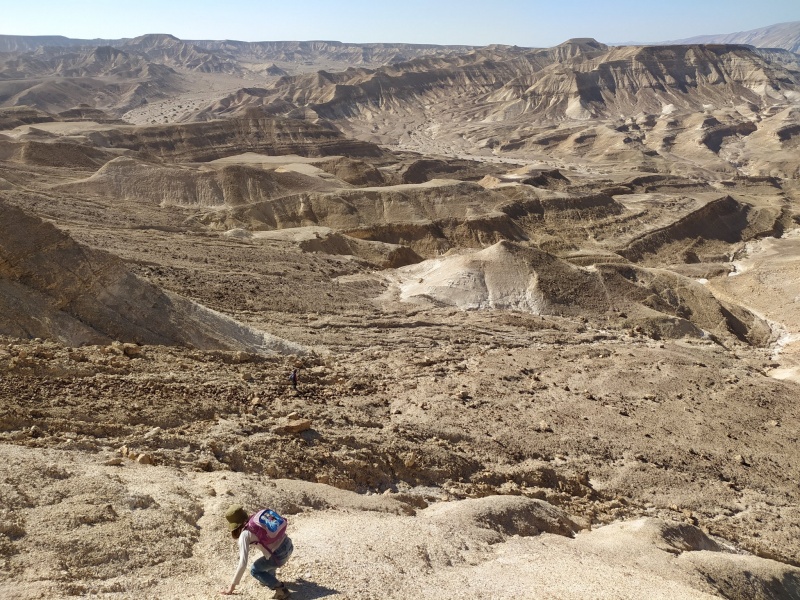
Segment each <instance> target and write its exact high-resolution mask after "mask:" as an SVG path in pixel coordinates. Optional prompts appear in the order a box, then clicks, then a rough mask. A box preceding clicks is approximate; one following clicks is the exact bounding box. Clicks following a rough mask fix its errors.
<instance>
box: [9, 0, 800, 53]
mask: <svg viewBox="0 0 800 600" xmlns="http://www.w3.org/2000/svg"><path fill="white" fill-rule="evenodd" d="M786 21H800V0H548V1H545V0H527V1H526V0H491V1H489V0H485V1H484V0H482V1H478V0H460V1H455V0H394V1H392V2H386V1H384V0H339V1H336V0H330V1H329V0H302V1H293V0H282V1H280V2H273V1H271V0H230V1H227V2H226V1H225V0H213V1H212V0H129V1H127V2H114V1H109V0H103V1H102V2H101V1H95V0H36V1H32V2H22V1H19V0H0V34H6V35H64V36H67V37H72V38H85V39H94V38H107V39H116V38H123V37H136V36H138V35H142V34H144V33H171V34H173V35H175V36H177V37H179V38H181V39H185V40H191V39H215V40H221V39H233V40H244V41H266V40H338V41H343V42H406V43H427V44H468V45H486V44H516V45H518V46H552V45H555V44H559V43H561V42H563V41H564V40H567V39H569V38H573V37H593V38H596V39H598V40H599V41H601V42H606V43H609V42H610V43H613V42H628V41H641V42H656V41H665V40H674V39H679V38H685V37H690V36H695V35H703V34H717V33H733V32H737V31H745V30H748V29H755V28H758V27H764V26H766V25H773V24H775V23H781V22H786Z"/></svg>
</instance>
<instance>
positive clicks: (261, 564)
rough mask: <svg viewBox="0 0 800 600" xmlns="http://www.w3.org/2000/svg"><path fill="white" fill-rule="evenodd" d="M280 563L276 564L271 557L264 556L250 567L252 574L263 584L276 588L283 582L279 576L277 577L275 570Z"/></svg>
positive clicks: (272, 588)
mask: <svg viewBox="0 0 800 600" xmlns="http://www.w3.org/2000/svg"><path fill="white" fill-rule="evenodd" d="M277 568H278V565H276V564H274V563H273V561H272V560H271V559H269V560H268V559H267V557H265V556H262V557H261V558H259V559H257V560H256V561H255V562H254V563H253V566H252V567H251V568H250V574H251V575H252V576H253V577H255V578H256V579H257V580H258V581H259V582H261V584H262V585H265V586H267V587H268V588H269V589H271V590H274V589H276V588H278V587H279V586H280V584H281V582H280V581H278V578H277V577H275V570H276V569H277Z"/></svg>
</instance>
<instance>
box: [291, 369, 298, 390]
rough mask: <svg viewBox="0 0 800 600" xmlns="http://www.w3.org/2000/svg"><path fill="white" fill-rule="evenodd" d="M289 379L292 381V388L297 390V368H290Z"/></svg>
mask: <svg viewBox="0 0 800 600" xmlns="http://www.w3.org/2000/svg"><path fill="white" fill-rule="evenodd" d="M289 381H291V382H292V389H294V391H295V392H296V391H297V369H292V372H291V373H290V374H289Z"/></svg>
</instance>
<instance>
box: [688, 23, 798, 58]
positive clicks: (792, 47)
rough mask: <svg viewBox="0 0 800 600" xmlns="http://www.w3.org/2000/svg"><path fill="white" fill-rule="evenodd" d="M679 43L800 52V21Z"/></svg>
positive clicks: (701, 37) (697, 37)
mask: <svg viewBox="0 0 800 600" xmlns="http://www.w3.org/2000/svg"><path fill="white" fill-rule="evenodd" d="M675 43H678V44H750V45H752V46H757V47H759V48H783V49H784V50H788V51H789V52H800V21H793V22H791V23H778V24H777V25H770V26H769V27H760V28H759V29H751V30H749V31H740V32H738V33H729V34H721V35H700V36H696V37H693V38H688V39H685V40H680V41H678V42H675Z"/></svg>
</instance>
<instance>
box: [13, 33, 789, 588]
mask: <svg viewBox="0 0 800 600" xmlns="http://www.w3.org/2000/svg"><path fill="white" fill-rule="evenodd" d="M181 44H182V43H181V42H180V40H176V39H175V38H172V37H171V36H145V37H144V38H141V39H137V40H133V41H130V42H129V43H126V45H125V47H126V48H127V49H124V48H123V49H120V50H114V49H113V48H111V49H110V50H102V49H97V51H96V52H95V54H94V55H93V56H94V58H93V59H92V60H89V61H88V62H87V61H86V60H85V59H83V58H80V59H79V57H78V55H77V54H74V53H75V52H77V50H75V49H74V48H69V47H62V48H60V49H53V50H50V51H48V52H45V53H42V60H44V59H45V58H47V57H48V56H51V55H52V56H61V57H62V58H63V60H64V62H63V64H64V65H67V64H69V65H70V68H76V69H78V70H77V71H76V73H75V76H74V77H73V78H70V81H72V80H73V79H75V80H76V78H77V79H79V78H81V77H92V78H96V79H97V81H100V82H101V83H102V82H103V81H106V82H107V81H109V80H112V81H113V78H114V77H117V75H116V74H114V73H111V72H108V73H106V72H102V73H101V72H100V71H97V70H96V69H97V68H98V67H97V64H98V62H101V63H104V64H106V66H105V67H103V68H106V67H109V66H110V65H112V64H117V66H120V67H121V66H122V64H123V63H125V64H128V63H126V62H125V61H130V60H132V59H131V57H137V56H138V57H141V56H146V57H148V60H152V61H156V59H157V60H158V61H161V63H163V64H166V63H168V62H169V60H176V58H175V57H177V56H183V57H184V58H185V59H186V60H187V61H194V60H195V59H197V60H199V59H198V57H203V56H205V57H206V58H209V57H208V56H206V55H205V54H203V52H208V53H218V52H231V53H232V52H234V51H235V50H237V48H236V47H234V46H235V44H233V43H230V44H228V43H223V42H219V43H215V44H211V43H209V44H207V45H204V46H203V45H200V44H199V43H197V44H194V46H193V47H189V46H188V45H186V44H184V45H183V46H182V45H181ZM111 46H113V44H109V47H111ZM201 50H202V52H200V51H201ZM239 50H242V49H239ZM416 50H419V52H421V53H422V54H423V55H427V54H428V53H429V51H430V53H433V50H432V49H426V48H418V49H416ZM457 50H459V49H450V50H448V51H447V52H443V53H438V54H436V56H423V57H421V58H420V57H419V55H418V54H415V55H414V56H402V57H398V59H399V58H402V59H403V60H402V61H399V60H397V61H393V64H391V65H390V66H385V67H380V68H373V67H374V66H375V65H370V68H367V67H362V66H361V65H362V63H359V62H358V61H357V60H355V59H354V58H353V55H352V53H353V52H354V51H355V50H353V48H350V47H348V48H341V47H337V46H336V45H333V44H327V43H320V45H315V44H311V45H302V44H300V45H297V46H296V47H295V46H291V47H289V46H286V45H283V46H281V45H279V44H276V45H273V46H271V45H269V44H264V45H261V46H256V45H253V46H251V47H247V48H245V49H244V50H242V51H246V52H248V53H250V54H249V56H250V57H251V59H252V60H253V61H255V60H256V59H258V60H262V59H265V60H266V59H267V58H269V60H277V59H275V58H273V55H272V54H270V53H273V52H283V53H284V54H283V55H281V56H283V59H282V60H286V61H290V60H292V58H291V57H290V54H291V53H298V55H302V56H304V57H305V56H310V54H307V53H318V54H319V53H335V52H339V53H340V54H336V55H335V56H336V57H337V58H336V60H342V61H345V60H347V61H352V63H353V64H354V65H356V67H355V68H351V69H349V70H346V71H341V72H334V71H319V72H317V73H316V74H314V75H298V76H295V77H292V76H290V75H288V74H286V73H285V72H284V73H278V71H274V73H275V75H274V78H273V80H272V82H271V83H269V84H268V85H264V87H259V88H257V89H256V88H253V87H247V86H246V87H240V89H239V91H237V92H236V93H235V94H233V95H231V96H227V95H226V94H227V91H225V92H224V93H220V91H221V89H222V88H223V87H225V86H227V85H228V83H230V82H231V81H234V80H235V79H236V78H237V77H238V78H241V77H243V76H245V75H242V73H238V72H235V70H230V69H229V70H225V69H222V72H221V73H218V74H217V75H215V74H214V73H215V71H214V68H212V67H211V66H208V68H207V70H206V71H204V70H203V69H205V68H206V67H204V66H202V65H211V64H212V63H210V62H202V61H201V62H200V63H198V67H197V70H198V72H201V73H202V74H203V75H202V76H203V77H206V76H209V77H211V76H214V77H217V76H218V77H219V78H220V79H215V80H214V81H216V82H217V83H219V87H213V86H212V87H210V88H209V89H207V90H205V91H202V90H199V89H194V91H193V92H192V94H195V96H193V98H194V100H193V104H192V106H191V107H189V106H184V105H183V103H184V102H185V98H186V97H185V96H180V97H176V98H173V99H172V100H169V102H171V103H172V104H169V105H168V106H169V107H171V108H170V111H172V110H173V108H174V112H169V116H168V117H167V118H159V119H155V118H153V117H154V114H153V113H147V112H145V111H144V109H141V110H139V109H137V110H138V112H137V111H134V113H129V114H128V115H127V117H126V118H129V119H134V117H135V119H134V120H135V121H136V122H135V123H133V122H129V121H126V120H125V119H123V118H121V117H122V116H123V115H122V110H123V109H122V108H120V107H119V106H118V107H116V108H110V107H108V106H79V105H78V104H79V103H78V102H75V103H74V104H70V105H69V106H62V107H60V108H59V110H58V111H55V110H52V111H48V110H43V107H42V106H39V107H38V108H36V107H28V106H19V107H15V108H10V109H2V110H0V129H1V130H0V305H2V311H0V312H1V313H2V319H0V335H2V336H3V337H2V344H0V373H2V376H0V453H2V456H3V460H4V462H5V464H6V465H7V466H6V468H5V471H4V479H3V481H2V482H0V572H2V573H3V578H2V580H3V583H1V584H0V595H4V594H7V595H13V596H14V597H19V598H38V597H43V596H47V597H68V596H75V595H87V594H91V595H96V596H98V597H104V598H141V597H151V596H152V597H156V596H157V597H164V598H172V597H178V596H180V597H182V598H185V597H191V598H203V597H208V595H209V594H210V593H212V592H216V588H218V587H220V586H221V585H222V584H223V583H224V581H225V579H226V578H227V577H228V575H229V574H228V570H229V569H228V566H230V567H231V568H232V567H233V562H234V557H233V555H232V554H231V553H232V552H233V548H232V546H231V547H229V545H230V544H229V542H228V541H227V540H226V533H225V532H224V530H223V524H224V523H223V521H222V520H221V514H222V513H223V512H224V510H225V508H226V507H227V505H228V504H231V503H233V502H236V501H239V502H243V503H245V504H246V505H248V508H256V507H257V506H260V505H262V504H265V503H270V504H271V505H273V506H275V507H277V508H278V509H279V510H280V511H282V512H283V513H285V514H287V515H291V521H292V527H293V529H292V537H293V538H294V539H295V543H296V547H297V552H296V556H295V557H293V558H292V561H291V562H290V563H289V566H287V568H286V570H285V576H286V577H287V580H288V581H289V582H290V588H291V589H292V590H293V593H294V596H295V597H298V598H319V597H323V596H325V597H328V596H330V597H346V598H372V597H375V591H374V590H375V586H376V585H379V586H381V589H382V590H388V591H386V592H385V593H383V595H382V597H394V598H411V597H417V596H418V595H419V594H420V593H424V594H426V595H429V596H432V597H436V598H452V597H456V596H461V595H465V594H466V595H467V596H469V595H470V594H472V595H473V596H474V597H489V596H488V595H487V593H486V589H485V585H484V580H485V573H486V572H487V571H491V572H492V573H496V574H497V577H496V580H495V582H494V583H493V588H492V595H491V597H504V598H519V597H539V596H541V595H544V594H550V596H551V597H556V598H584V597H587V595H589V596H591V597H598V598H619V597H664V598H711V597H725V598H742V599H744V598H784V597H788V598H792V597H796V596H797V593H798V589H799V587H800V570H798V568H797V567H798V565H800V544H798V542H797V539H798V538H797V535H796V532H797V531H798V528H800V517H798V514H799V513H798V511H797V504H798V489H797V481H798V478H800V472H799V470H800V463H799V462H798V456H797V449H796V447H797V440H798V434H799V433H800V414H799V413H798V407H797V402H796V398H797V394H798V381H800V375H799V373H800V370H798V369H800V362H799V361H798V360H799V359H798V343H797V341H798V339H800V319H798V317H797V310H796V298H795V296H796V295H797V291H796V289H795V288H796V286H795V285H793V284H792V283H791V282H793V281H795V280H797V275H798V272H797V271H798V267H797V260H796V255H797V251H798V248H797V239H798V233H797V232H798V222H800V210H798V200H799V199H800V186H798V183H797V178H796V174H797V169H798V162H797V156H796V152H794V151H795V150H796V148H795V146H796V144H795V142H796V139H797V135H795V134H796V132H795V129H797V128H798V127H799V126H798V121H797V115H798V114H800V107H799V106H798V80H797V77H796V73H795V72H794V71H792V70H791V69H789V68H788V66H787V65H788V63H786V62H781V61H777V62H776V61H773V62H769V61H768V60H766V59H765V58H764V56H763V55H761V54H759V53H757V52H755V51H753V49H751V48H746V47H740V46H680V47H674V48H630V47H629V48H608V47H605V46H604V45H602V44H598V43H597V42H594V41H593V40H572V41H570V42H568V43H565V44H563V45H561V46H559V47H556V48H551V49H543V50H530V49H520V48H507V47H489V48H481V49H461V50H465V52H460V51H457ZM237 51H238V50H237ZM361 51H362V53H363V55H362V59H363V61H364V62H367V61H368V60H375V61H378V60H380V61H384V60H387V61H388V59H387V58H386V57H387V56H388V55H389V53H391V52H395V51H399V50H398V49H396V48H394V47H392V46H386V47H384V46H376V47H375V48H372V49H371V50H370V52H373V54H369V55H368V52H367V49H366V48H361ZM68 55H69V56H71V58H69V59H67V56H68ZM81 56H84V55H81ZM86 56H88V55H86ZM215 56H216V54H215ZM330 56H334V55H333V54H331V55H329V58H330ZM28 58H29V59H30V57H28ZM408 59H412V60H408ZM4 60H6V59H5V58H4ZM26 60H27V59H26ZM48 60H50V59H48ZM137 60H139V59H137ZM209 60H211V59H210V58H209ZM331 60H333V59H332V58H331ZM390 62H391V61H390ZM6 64H10V63H6ZM14 64H15V65H16V66H15V68H17V67H19V68H20V69H22V68H23V67H24V66H25V65H26V64H27V63H25V62H24V61H20V62H16V63H14ZM188 64H189V63H188V62H187V63H185V64H184V65H183V66H174V73H175V74H176V75H177V76H180V77H181V78H185V77H186V75H187V73H189V72H194V71H192V69H191V68H189V67H188V66H187V65H188ZM277 64H278V63H276V66H277ZM281 64H282V63H281ZM25 68H26V69H30V70H29V71H26V72H29V73H31V76H32V77H33V76H36V77H38V76H39V75H41V73H42V72H41V71H37V70H36V69H34V68H33V67H25ZM37 68H44V67H43V66H42V65H39V67H37ZM47 68H50V69H52V65H50V66H47ZM114 68H116V67H114ZM169 68H170V69H173V67H169ZM215 68H216V67H215ZM8 69H10V67H6V70H4V71H2V72H3V73H6V74H7V73H10V72H11V71H9V70H8ZM181 69H183V70H181ZM15 77H16V75H15ZM104 78H107V79H104ZM227 78H233V79H227ZM190 80H191V77H190V78H189V79H184V80H183V81H184V83H185V82H186V81H190ZM195 81H196V80H195ZM209 81H211V80H209ZM223 81H224V82H227V83H225V84H224V85H223V83H220V82H223ZM239 82H240V83H241V79H239ZM104 85H105V84H104ZM228 91H229V90H228ZM165 94H167V92H165ZM165 97H168V96H165ZM178 103H181V108H180V109H178V107H177V104H178ZM126 110H127V109H126ZM620 115H622V116H620ZM153 121H156V122H153ZM164 121H167V122H164ZM177 121H181V122H180V123H178V122H177ZM412 150H413V151H412ZM292 368H298V369H299V373H300V383H299V389H298V390H297V391H294V390H292V389H291V386H290V385H289V383H288V381H287V379H286V375H287V374H288V372H289V371H290V370H291V369H292ZM31 465H33V466H34V467H35V468H32V467H31ZM354 520H356V521H357V522H358V524H359V525H358V528H359V530H358V533H357V534H353V535H350V534H347V535H342V531H343V527H345V525H344V524H346V523H350V527H351V528H352V522H353V521H354ZM162 530H163V531H169V535H170V536H171V538H170V539H171V540H172V542H171V544H167V543H165V542H164V540H163V539H162V538H161V537H159V536H157V535H156V533H155V532H160V531H162ZM44 531H47V532H49V535H50V538H51V544H49V545H47V547H46V548H42V547H41V544H39V542H38V540H39V539H40V537H41V536H42V535H43V532H44ZM420 531H424V532H425V535H420V534H419V533H418V532H420ZM123 532H124V533H123ZM409 547H410V548H413V551H411V552H409V551H408V549H409ZM176 548H177V551H176ZM331 548H333V549H334V550H335V551H333V552H331ZM176 552H177V555H176V554H175V553H176ZM341 556H349V557H352V556H355V557H357V559H354V560H355V563H353V562H352V561H350V560H348V562H347V564H346V565H345V564H344V562H343V561H342V559H341V558H340V557H341ZM168 557H171V558H168ZM220 557H222V559H220ZM228 558H230V563H231V564H230V565H227V564H225V563H224V561H225V560H227V559H228ZM354 564H355V566H354ZM121 572H122V573H121ZM576 572H577V573H579V574H580V581H578V580H576V578H575V576H574V573H576ZM260 593H261V590H258V589H256V587H255V585H254V584H252V585H251V584H245V585H244V586H243V588H242V595H243V597H253V598H255V597H260V596H259V595H258V594H260Z"/></svg>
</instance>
